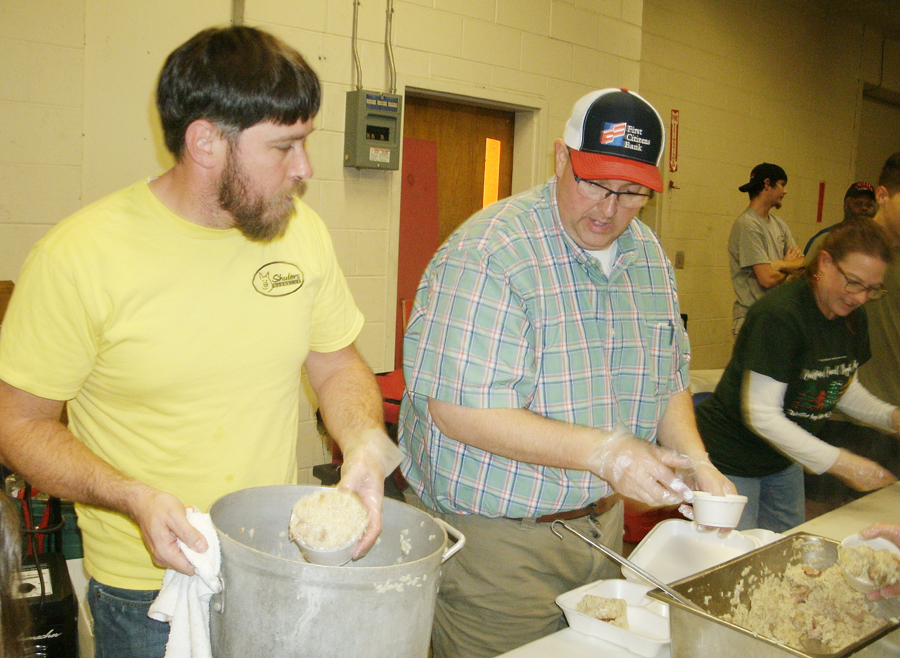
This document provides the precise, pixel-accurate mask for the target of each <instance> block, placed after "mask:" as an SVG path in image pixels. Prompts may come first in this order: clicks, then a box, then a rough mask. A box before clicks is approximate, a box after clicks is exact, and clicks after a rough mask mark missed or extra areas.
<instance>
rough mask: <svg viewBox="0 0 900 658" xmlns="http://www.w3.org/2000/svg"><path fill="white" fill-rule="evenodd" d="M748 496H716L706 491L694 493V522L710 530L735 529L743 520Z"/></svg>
mask: <svg viewBox="0 0 900 658" xmlns="http://www.w3.org/2000/svg"><path fill="white" fill-rule="evenodd" d="M746 504H747V496H741V495H738V494H726V495H725V496H714V495H713V494H711V493H707V492H705V491H695V492H694V502H693V507H694V521H695V522H696V523H697V524H698V525H703V526H707V527H710V528H735V527H737V524H738V523H739V522H740V520H741V514H742V513H743V511H744V505H746Z"/></svg>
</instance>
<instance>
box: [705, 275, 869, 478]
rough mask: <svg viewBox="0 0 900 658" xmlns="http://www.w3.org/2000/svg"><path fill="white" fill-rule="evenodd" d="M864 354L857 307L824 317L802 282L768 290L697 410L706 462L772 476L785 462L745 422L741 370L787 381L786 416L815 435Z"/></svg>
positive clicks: (864, 331)
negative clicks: (712, 389) (838, 315)
mask: <svg viewBox="0 0 900 658" xmlns="http://www.w3.org/2000/svg"><path fill="white" fill-rule="evenodd" d="M870 356H871V353H870V350H869V335H868V321H867V317H866V312H865V310H864V309H863V308H859V309H857V310H856V311H854V312H853V313H851V314H850V316H848V317H846V318H835V319H834V320H828V319H826V318H825V316H824V315H822V312H821V311H820V310H819V307H818V306H817V305H816V301H815V298H814V297H813V292H812V289H811V288H810V287H809V284H808V283H807V281H806V279H803V278H800V279H796V280H794V281H792V282H790V283H787V284H784V285H782V286H779V287H777V288H775V289H773V290H772V291H771V292H769V293H768V294H767V295H766V296H765V297H763V298H762V299H761V300H759V301H758V302H757V303H756V304H754V305H753V306H752V307H751V308H750V311H749V312H748V313H747V319H746V321H745V322H744V326H743V327H742V328H741V331H740V333H739V334H738V337H737V341H736V342H735V345H734V352H733V354H732V357H731V361H730V362H729V363H728V366H727V367H726V368H725V372H724V373H723V375H722V379H721V381H720V382H719V385H718V386H717V387H716V390H715V393H714V394H713V395H712V397H710V398H709V399H708V400H706V401H705V402H704V403H702V404H701V405H700V406H699V407H698V409H697V425H698V427H699V428H700V434H701V436H702V437H703V441H704V442H705V444H706V449H707V450H708V451H709V456H710V460H711V461H712V463H713V464H715V466H716V467H717V468H718V469H719V470H720V471H722V472H723V473H724V474H726V475H737V476H740V477H760V476H763V475H771V474H773V473H777V472H779V471H782V470H784V469H785V468H787V467H788V466H790V465H791V463H792V461H791V460H790V459H789V458H788V457H786V456H784V455H783V454H782V453H781V452H779V451H778V450H777V449H776V448H775V447H774V446H772V444H770V443H769V442H768V441H766V440H765V439H764V438H762V437H760V436H759V435H757V434H755V433H754V432H753V431H752V430H751V429H750V428H748V427H747V426H746V425H745V424H744V421H743V419H742V415H741V387H742V385H743V380H744V373H747V372H748V371H752V372H757V373H759V374H761V375H765V376H767V377H771V378H772V379H774V380H776V381H779V382H782V383H786V384H787V385H788V386H787V391H786V392H785V396H784V414H785V416H786V417H787V418H788V420H791V421H793V422H795V423H797V425H799V426H800V427H802V428H803V429H805V430H806V431H808V432H810V433H811V434H816V433H817V432H818V431H819V430H820V429H821V427H822V424H823V423H824V422H825V421H826V420H827V419H828V417H829V416H830V415H831V411H832V410H833V409H834V406H835V405H836V404H837V402H838V400H839V399H840V398H841V396H842V395H843V393H844V391H845V390H846V388H847V385H848V384H849V382H850V380H851V378H852V377H853V374H854V373H855V372H856V370H857V369H858V368H859V367H860V365H862V364H863V363H865V362H866V361H868V360H869V358H870Z"/></svg>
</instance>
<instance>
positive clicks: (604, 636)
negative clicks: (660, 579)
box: [556, 579, 671, 658]
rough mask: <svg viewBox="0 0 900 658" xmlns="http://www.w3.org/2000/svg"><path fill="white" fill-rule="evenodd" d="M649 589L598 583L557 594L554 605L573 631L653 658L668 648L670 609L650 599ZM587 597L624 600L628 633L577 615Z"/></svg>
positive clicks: (620, 582)
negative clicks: (560, 609)
mask: <svg viewBox="0 0 900 658" xmlns="http://www.w3.org/2000/svg"><path fill="white" fill-rule="evenodd" d="M651 589H653V587H651V586H648V585H641V584H638V583H632V582H628V581H627V580H621V579H618V580H598V581H597V582H594V583H590V584H588V585H584V586H582V587H579V588H578V589H573V590H571V591H569V592H566V593H565V594H560V595H559V596H558V597H557V598H556V604H557V605H558V606H559V607H560V608H562V610H563V612H564V613H565V615H566V621H567V622H569V626H570V627H571V628H572V629H573V630H576V631H578V632H579V633H584V634H585V635H592V636H594V637H598V638H600V639H601V640H606V641H607V642H611V643H613V644H617V645H619V646H620V647H625V648H626V649H628V650H629V651H631V652H633V653H636V654H638V655H639V656H646V657H647V658H653V657H654V656H657V655H659V653H660V651H661V650H662V648H663V647H665V646H666V645H668V644H669V642H670V640H671V636H670V634H669V606H667V605H666V604H665V603H662V602H660V601H654V600H653V599H651V598H649V597H648V596H647V592H648V591H650V590H651ZM587 594H592V595H594V596H602V597H605V598H608V599H622V600H624V601H625V605H626V609H627V615H628V630H625V629H624V628H620V627H618V626H615V625H614V624H610V623H609V622H605V621H600V620H599V619H594V618H593V617H589V616H588V615H585V614H582V613H580V612H578V610H577V609H576V608H577V607H578V602H579V601H581V599H582V598H584V596H585V595H587Z"/></svg>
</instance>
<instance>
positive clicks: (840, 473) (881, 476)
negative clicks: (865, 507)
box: [828, 450, 897, 491]
mask: <svg viewBox="0 0 900 658" xmlns="http://www.w3.org/2000/svg"><path fill="white" fill-rule="evenodd" d="M828 473H831V474H832V475H834V476H836V477H838V478H840V479H841V480H842V481H843V482H844V483H846V484H847V485H848V486H850V487H852V488H853V489H855V490H856V491H874V490H875V489H881V488H882V487H886V486H887V485H889V484H890V483H891V482H896V481H897V478H895V477H894V475H893V474H892V473H891V472H890V471H888V470H887V469H885V468H882V467H881V466H880V465H879V464H877V463H875V462H873V461H872V460H871V459H866V458H865V457H860V456H859V455H855V454H853V453H852V452H850V451H849V450H841V451H840V452H839V453H838V458H837V459H836V460H835V462H834V464H832V466H831V468H829V469H828Z"/></svg>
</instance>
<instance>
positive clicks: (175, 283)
mask: <svg viewBox="0 0 900 658" xmlns="http://www.w3.org/2000/svg"><path fill="white" fill-rule="evenodd" d="M320 98H321V90H320V85H319V80H318V78H317V77H316V75H315V73H314V72H313V71H312V69H310V68H309V66H308V65H307V63H306V62H305V61H304V60H303V58H302V57H301V56H300V54H299V53H297V52H296V51H295V50H293V49H292V48H290V47H288V46H287V45H286V44H284V43H283V42H281V41H279V40H278V39H276V38H275V37H273V36H271V35H270V34H267V33H265V32H262V31H260V30H256V29H253V28H249V27H230V28H224V29H208V30H204V31H202V32H200V33H199V34H197V35H196V36H194V37H193V38H192V39H190V40H189V41H188V42H187V43H185V44H184V45H182V46H181V47H179V48H178V49H176V50H175V51H174V52H173V53H172V54H171V55H170V56H169V57H168V59H167V60H166V63H165V65H164V67H163V70H162V73H161V75H160V79H159V83H158V86H157V106H158V109H159V112H160V116H161V118H162V125H163V133H164V136H165V141H166V146H167V147H168V149H169V150H170V151H171V153H172V154H173V156H174V157H175V160H176V163H175V165H174V166H173V167H172V168H171V169H169V170H168V171H166V172H165V173H163V174H162V175H160V176H158V177H154V178H150V179H145V180H141V181H139V182H137V183H135V184H134V185H132V186H130V187H128V188H125V189H124V190H121V191H119V192H116V193H114V194H112V195H110V196H108V197H106V198H105V199H101V200H100V201H97V202H96V203H94V204H92V205H90V206H88V207H86V208H84V209H82V210H81V211H80V212H78V213H76V214H75V215H73V216H72V217H69V218H68V219H66V220H64V221H62V222H61V223H60V224H59V225H58V226H56V227H55V228H54V229H53V230H51V231H50V233H48V235H47V236H46V237H45V238H44V239H42V240H41V241H40V242H39V243H38V244H37V245H36V246H35V247H34V249H33V250H32V252H31V254H30V255H29V257H28V260H27V262H26V264H25V266H24V268H23V270H22V273H21V276H20V278H19V281H18V283H17V285H16V289H15V292H14V293H13V296H12V300H11V302H10V306H9V309H8V312H7V314H6V318H5V320H4V323H3V334H2V338H0V462H2V463H3V464H4V465H6V466H8V467H10V468H11V469H13V470H15V471H16V472H18V473H19V474H21V475H22V476H23V477H24V478H25V479H26V480H27V481H28V482H30V483H31V484H33V485H35V486H36V487H38V488H39V489H40V490H41V491H44V492H46V493H48V494H51V495H53V496H57V497H60V498H65V499H69V500H74V501H75V502H76V510H77V512H78V524H79V527H80V528H81V531H82V538H83V543H84V563H85V568H86V569H87V571H88V573H89V574H90V576H91V580H90V585H89V592H88V599H89V601H90V606H91V613H92V617H93V622H94V636H95V641H96V656H97V658H123V657H125V656H128V657H129V658H134V657H140V658H144V657H146V658H161V657H162V656H163V653H164V652H165V647H166V641H167V638H168V634H169V626H168V624H166V623H163V622H159V621H155V620H152V619H150V618H149V617H148V616H147V612H148V609H149V606H150V604H151V603H152V602H153V600H154V599H155V597H156V594H157V593H158V590H159V588H160V585H161V582H162V578H163V574H164V572H165V569H166V568H172V569H177V570H178V571H181V572H183V573H185V574H193V573H194V568H193V566H192V565H191V563H190V562H189V561H188V559H187V558H186V557H185V555H184V554H183V553H182V552H181V549H180V548H179V547H178V544H177V540H181V541H182V542H184V544H185V545H187V546H190V547H191V548H193V549H194V550H196V551H198V552H202V551H205V550H206V549H207V544H206V541H205V539H204V538H203V535H202V534H201V533H200V532H199V531H198V530H197V529H196V528H194V527H193V526H192V525H191V524H190V523H189V522H188V520H187V518H186V513H185V506H186V505H193V506H195V507H196V508H198V509H199V510H200V511H203V512H205V511H207V510H208V508H209V506H210V504H211V503H212V502H213V501H214V500H216V499H217V498H219V497H221V496H222V495H224V494H227V493H230V492H233V491H237V490H240V489H244V488H248V487H254V486H262V485H273V484H289V483H293V482H296V481H297V475H298V473H297V429H298V423H299V414H300V390H301V388H302V383H301V370H302V368H303V367H305V369H306V373H307V376H308V378H309V383H310V385H311V386H312V388H313V390H314V391H315V393H316V396H317V399H318V402H319V407H320V410H321V412H322V416H323V418H324V420H325V424H326V426H327V428H328V431H329V433H330V434H331V436H332V437H333V438H334V439H335V440H336V441H337V442H338V444H339V445H340V447H341V450H342V451H343V454H344V470H343V478H342V480H341V483H340V486H341V487H343V488H346V489H349V490H351V491H354V492H356V493H357V494H359V496H360V498H361V499H362V500H363V502H364V504H366V506H367V508H368V510H369V528H368V531H367V533H366V534H365V536H364V537H363V539H362V540H361V541H360V543H359V544H358V545H357V549H356V554H357V556H358V555H360V554H362V553H364V552H365V551H366V550H367V549H368V548H369V547H370V546H371V545H372V544H373V543H374V542H375V539H376V538H377V536H378V533H379V531H380V528H381V503H382V496H383V482H384V476H385V474H386V473H389V472H391V471H392V470H393V468H394V467H395V466H396V464H397V463H398V462H399V459H400V457H399V450H397V449H396V447H395V446H394V445H393V444H392V443H391V442H390V440H389V439H388V437H387V435H386V434H385V431H384V419H383V414H382V403H381V395H380V393H379V389H378V386H377V384H376V382H375V379H374V376H373V374H372V372H371V371H370V370H369V368H368V367H367V366H366V364H365V363H364V362H363V360H362V358H361V357H360V355H359V354H358V353H357V351H356V348H355V347H354V340H355V339H356V337H357V335H358V334H359V331H360V329H361V328H362V326H363V317H362V314H361V313H360V311H359V309H358V308H357V307H356V305H355V304H354V302H353V299H352V297H351V295H350V291H349V288H348V287H347V283H346V281H345V279H344V276H343V274H342V272H341V270H340V267H339V265H338V262H337V259H336V257H335V254H334V250H333V248H332V244H331V241H330V239H329V237H328V232H327V231H326V229H325V226H324V223H323V222H322V220H321V219H320V218H319V217H318V216H317V215H316V214H315V213H314V212H313V211H312V210H311V209H310V208H309V207H308V206H306V205H305V204H304V203H303V202H302V201H300V199H299V196H300V195H301V194H302V191H303V182H304V181H305V180H306V179H308V178H309V177H310V176H311V175H312V167H311V165H310V162H309V159H308V158H307V155H306V140H307V138H308V137H309V135H310V133H311V132H312V131H313V120H314V118H315V116H316V114H317V112H318V110H319V102H320ZM64 403H67V410H68V418H69V424H68V427H66V426H64V425H62V424H61V423H60V422H59V418H60V412H61V411H62V408H63V404H64ZM393 453H396V456H395V455H394V454H393ZM285 524H287V519H286V520H285ZM286 529H287V526H286V525H285V530H286Z"/></svg>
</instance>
